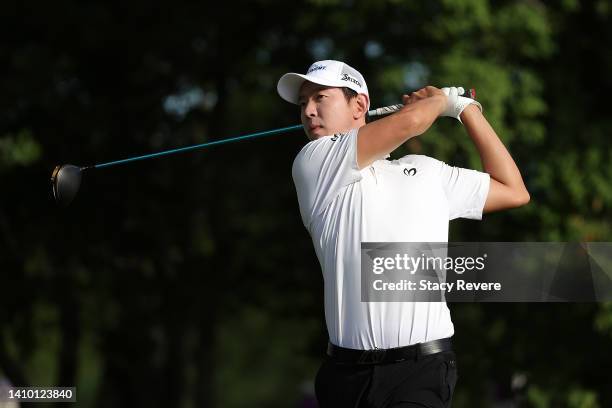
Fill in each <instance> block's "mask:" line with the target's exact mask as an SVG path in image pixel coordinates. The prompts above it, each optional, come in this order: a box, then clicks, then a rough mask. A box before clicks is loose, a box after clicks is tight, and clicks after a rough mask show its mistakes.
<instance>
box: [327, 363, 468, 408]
mask: <svg viewBox="0 0 612 408" xmlns="http://www.w3.org/2000/svg"><path fill="white" fill-rule="evenodd" d="M456 383H457V363H456V360H455V352H454V351H444V352H441V353H436V354H430V355H427V356H421V357H418V358H417V359H412V360H404V361H400V362H395V363H385V364H352V363H339V362H337V361H335V360H334V359H333V358H328V359H327V360H325V361H324V362H323V364H322V365H321V367H320V368H319V371H318V372H317V376H316V379H315V392H316V395H317V400H318V402H319V407H320V408H328V407H330V408H331V407H333V408H344V407H347V408H348V407H350V408H383V407H385V408H387V407H388V408H391V407H393V408H400V407H401V408H409V407H410V408H412V407H415V408H416V407H418V408H423V407H427V408H448V407H450V406H451V400H452V396H453V392H454V390H455V384H456Z"/></svg>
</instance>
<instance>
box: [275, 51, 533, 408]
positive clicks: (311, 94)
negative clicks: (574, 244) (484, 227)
mask: <svg viewBox="0 0 612 408" xmlns="http://www.w3.org/2000/svg"><path fill="white" fill-rule="evenodd" d="M277 88H278V92H279V94H280V96H281V97H282V98H283V99H285V100H286V101H289V102H291V103H294V104H297V105H299V106H300V112H301V121H302V124H303V125H304V130H305V132H306V135H307V136H308V138H309V139H310V140H311V141H310V143H308V144H306V146H304V147H303V148H302V150H301V151H300V152H299V154H298V155H297V157H296V158H295V161H294V163H293V170H292V173H293V180H294V183H295V187H296V190H297V196H298V202H299V206H300V214H301V217H302V221H303V223H304V226H305V227H306V229H307V230H308V232H309V233H310V235H311V237H312V242H313V244H314V248H315V252H316V255H317V258H318V259H319V262H320V264H321V269H322V272H323V279H324V288H325V294H324V297H325V320H326V324H327V330H328V334H329V345H328V349H327V354H328V356H329V358H328V359H326V360H325V361H324V362H323V364H322V365H321V367H320V368H319V371H318V373H317V375H316V379H315V392H316V396H317V400H318V401H319V405H320V406H321V407H322V408H325V407H334V408H342V407H449V406H450V404H451V399H452V395H453V392H454V388H455V384H456V381H457V365H456V360H455V354H454V351H453V349H452V345H451V341H450V339H451V337H452V336H453V334H454V328H453V323H452V321H451V317H450V312H449V309H448V307H447V305H446V303H445V302H362V301H361V288H360V282H361V277H360V259H361V243H362V242H448V223H449V221H450V220H452V219H455V218H471V219H477V220H480V219H482V214H483V213H486V212H491V211H498V210H502V209H507V208H513V207H519V206H522V205H525V204H526V203H527V202H528V201H529V193H528V192H527V189H526V188H525V185H524V183H523V180H522V177H521V174H520V172H519V170H518V168H517V166H516V164H515V163H514V161H513V159H512V157H511V156H510V154H509V153H508V151H507V150H506V148H505V147H504V145H503V144H502V142H501V141H500V139H499V137H498V136H497V135H496V133H495V131H494V130H493V128H492V127H491V126H490V125H489V123H488V122H487V120H486V119H485V117H484V116H483V114H482V113H481V110H482V109H481V106H480V104H479V103H478V102H476V101H474V100H473V99H469V98H464V97H462V96H459V95H458V93H459V92H458V89H457V88H443V89H438V88H435V87H433V86H427V87H425V88H423V89H420V90H419V91H417V92H413V93H411V94H410V95H404V96H403V104H404V106H403V108H401V109H400V110H399V111H398V112H396V113H394V114H392V115H389V116H387V117H385V118H383V119H380V120H377V121H375V122H371V123H368V124H366V115H367V112H368V109H369V107H370V97H369V93H368V87H367V85H366V82H365V79H364V78H363V76H362V75H361V74H360V73H359V72H358V71H357V70H355V69H354V68H352V67H350V66H349V65H347V64H345V63H343V62H340V61H334V60H326V61H318V62H315V63H314V64H312V65H311V66H310V68H308V71H307V72H306V74H297V73H288V74H285V75H283V76H282V77H281V79H280V81H279V82H278V87H277ZM442 116H448V117H453V118H455V119H458V120H460V122H461V123H462V124H463V126H464V127H465V129H466V130H467V133H468V135H469V136H470V138H471V139H472V141H473V142H474V144H475V146H476V148H477V150H478V152H479V154H480V158H481V161H482V165H483V168H484V172H479V171H475V170H471V169H464V168H458V167H453V166H450V165H448V164H446V163H444V162H442V161H439V160H436V159H434V158H431V157H428V156H424V155H414V154H410V155H407V156H404V157H402V158H400V159H398V160H387V158H388V157H389V153H391V152H392V151H394V150H395V149H396V148H398V147H399V146H400V145H402V144H403V143H404V142H406V141H407V140H408V139H410V138H412V137H415V136H419V135H421V134H423V133H424V132H425V131H427V129H429V127H430V126H431V125H432V123H434V121H436V120H437V119H438V118H440V117H442Z"/></svg>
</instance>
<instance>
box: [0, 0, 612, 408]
mask: <svg viewBox="0 0 612 408" xmlns="http://www.w3.org/2000/svg"><path fill="white" fill-rule="evenodd" d="M611 14H612V3H611V2H609V1H577V0H574V1H553V2H546V3H544V2H539V1H527V0H526V1H485V0H461V1H459V0H456V1H453V2H446V1H443V2H441V1H432V2H412V1H400V0H397V1H382V0H376V1H374V0H373V1H351V0H328V1H325V0H318V1H315V0H313V1H307V2H282V1H265V0H257V1H248V2H247V1H235V2H231V3H214V4H213V3H207V2H184V3H182V4H179V3H173V2H163V1H157V0H150V1H146V2H145V1H130V2H95V1H82V2H76V1H65V0H60V1H56V2H43V1H33V2H15V3H13V2H8V3H3V5H2V13H1V16H2V17H1V20H0V35H1V36H0V61H1V64H0V73H1V75H0V180H1V185H2V191H1V192H0V378H1V377H5V378H6V379H7V380H9V381H10V382H11V383H12V384H16V385H30V386H51V385H64V386H76V387H77V390H78V392H77V399H78V404H77V405H78V406H83V407H108V406H126V407H127V406H149V407H161V406H176V407H209V406H210V407H307V406H313V405H309V404H311V403H312V392H313V386H312V381H313V378H314V375H315V373H316V370H317V368H318V366H319V364H320V362H321V359H322V357H323V353H324V349H325V345H326V341H327V334H326V329H325V324H324V320H323V297H322V279H321V272H320V269H319V265H318V262H317V259H316V257H315V254H314V251H313V249H312V245H311V242H310V239H309V236H308V234H307V232H306V230H305V228H304V227H303V225H302V224H301V220H300V217H299V211H298V205H297V200H296V196H295V191H294V187H293V183H292V180H291V171H290V170H291V164H292V161H293V158H294V156H295V155H296V153H297V152H298V151H299V150H300V148H301V147H302V146H303V145H304V144H305V142H306V138H305V136H304V135H303V133H302V132H299V131H298V132H294V133H291V134H284V135H277V136H270V137H267V138H264V139H260V140H253V141H244V142H239V143H235V144H229V145H224V146H218V147H212V148H209V149H205V150H202V151H198V152H191V153H185V154H178V155H175V156H170V157H166V158H163V159H155V160H148V161H142V162H137V163H131V164H127V165H124V166H117V167H112V168H108V169H100V170H95V171H93V172H90V173H86V175H85V177H84V179H83V184H82V187H81V191H80V192H79V194H78V196H77V198H76V200H75V201H74V202H73V203H72V205H71V206H69V207H68V208H67V209H58V208H57V207H56V206H55V205H54V202H53V198H52V195H51V190H50V184H49V178H50V175H51V171H52V169H53V168H54V166H55V165H56V164H60V163H71V164H76V165H86V164H92V163H101V162H106V161H111V160H116V159H121V158H124V157H128V156H132V155H140V154H144V153H148V152H154V151H160V150H165V149H170V148H174V147H180V146H186V145H190V144H195V143H203V142H205V141H211V140H215V139H220V138H225V137H229V136H235V135H240V134H245V133H250V132H255V131H259V130H266V129H272V128H278V127H283V126H288V125H293V124H297V123H299V117H298V110H297V108H296V107H294V106H291V105H290V104H287V103H285V102H284V101H282V100H281V99H280V98H279V97H278V95H277V93H276V82H277V80H278V78H279V77H280V76H281V75H282V74H283V73H285V72H289V71H297V72H303V71H304V70H305V69H306V68H307V67H308V65H310V63H311V62H313V61H314V60H316V59H325V58H334V59H343V60H345V61H346V62H348V63H350V64H351V65H353V66H355V67H357V68H358V69H359V70H360V71H361V72H362V73H363V74H364V76H365V78H366V80H367V81H368V86H369V88H370V94H371V98H372V104H373V106H382V105H386V104H389V103H397V102H398V101H400V97H401V95H402V93H405V92H408V91H411V90H414V89H418V88H419V87H422V86H424V85H426V84H432V85H436V86H445V85H466V86H470V87H475V88H476V89H477V96H478V99H479V100H480V101H481V102H482V104H483V107H484V112H485V114H486V116H487V118H488V119H489V120H490V121H491V123H492V124H493V126H494V127H495V129H496V130H497V131H498V133H499V135H500V137H501V138H502V140H503V141H504V143H505V144H506V146H508V148H509V150H510V152H511V153H512V155H513V157H514V158H515V160H516V162H517V164H518V165H519V168H520V169H521V171H522V173H523V176H524V179H525V181H526V184H527V185H528V188H529V191H530V193H531V203H530V204H529V205H528V206H526V207H523V208H521V209H517V210H512V211H507V212H503V213H496V214H490V215H486V216H485V217H484V219H483V221H482V222H475V221H469V220H458V221H454V222H453V223H451V235H450V236H451V240H452V241H611V240H612V231H611V229H610V225H611V218H612V217H611V214H610V208H611V206H612V188H611V187H612V185H611V183H610V180H611V179H612V161H611V156H612V143H611V142H610V140H611V139H610V134H612V119H610V115H609V99H610V94H611V92H612V83H611V81H612V80H611V77H610V75H609V73H610V72H611V71H612V54H611V53H610V51H609V49H610V45H611V41H610V40H611V35H612V28H611V27H612V25H611V24H610V23H611V21H610V20H611ZM410 152H414V153H420V154H427V155H430V156H433V157H436V158H438V159H440V160H444V161H446V162H448V163H451V164H453V165H458V166H462V167H470V168H476V169H481V168H482V167H481V165H480V160H479V158H478V155H477V154H476V151H475V148H474V147H473V146H472V145H471V142H470V139H469V137H468V136H467V135H466V133H465V132H464V131H463V129H462V128H461V126H460V125H459V124H458V123H457V122H456V121H452V120H450V119H447V120H444V119H441V120H440V121H439V122H438V123H436V124H435V125H434V126H433V127H432V129H431V130H430V131H428V132H427V133H426V134H425V135H423V136H421V137H419V138H416V139H412V140H411V141H410V142H409V143H407V144H406V145H405V146H402V148H400V149H399V150H398V151H397V152H395V153H394V156H399V155H403V154H407V153H410ZM450 307H451V311H452V314H453V320H454V323H455V331H456V335H455V339H456V348H457V352H458V356H459V360H458V364H459V373H460V379H459V383H458V387H457V391H456V396H455V398H454V400H455V404H454V406H455V407H519V406H520V407H523V406H533V407H580V408H592V407H608V406H612V392H611V390H612V388H610V374H609V373H610V368H611V363H612V355H611V353H610V349H611V345H612V343H611V341H610V340H611V336H612V306H611V305H610V304H597V303H583V304H581V303H574V304H561V303H559V304H451V305H450ZM23 406H28V404H23Z"/></svg>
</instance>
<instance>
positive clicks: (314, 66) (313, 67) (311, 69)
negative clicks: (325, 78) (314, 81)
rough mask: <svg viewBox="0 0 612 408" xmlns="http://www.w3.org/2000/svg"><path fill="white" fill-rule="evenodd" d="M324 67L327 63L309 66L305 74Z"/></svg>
mask: <svg viewBox="0 0 612 408" xmlns="http://www.w3.org/2000/svg"><path fill="white" fill-rule="evenodd" d="M325 68H327V65H313V66H312V67H310V69H308V72H306V75H308V74H310V73H311V72H315V71H320V70H322V69H325Z"/></svg>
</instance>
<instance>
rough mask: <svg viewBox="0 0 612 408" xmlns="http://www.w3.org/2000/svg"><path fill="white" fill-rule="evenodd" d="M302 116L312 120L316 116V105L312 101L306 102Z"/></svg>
mask: <svg viewBox="0 0 612 408" xmlns="http://www.w3.org/2000/svg"><path fill="white" fill-rule="evenodd" d="M304 116H306V117H309V118H313V117H315V116H317V109H316V104H315V103H314V101H312V100H310V99H309V100H308V101H307V102H306V105H304Z"/></svg>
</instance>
